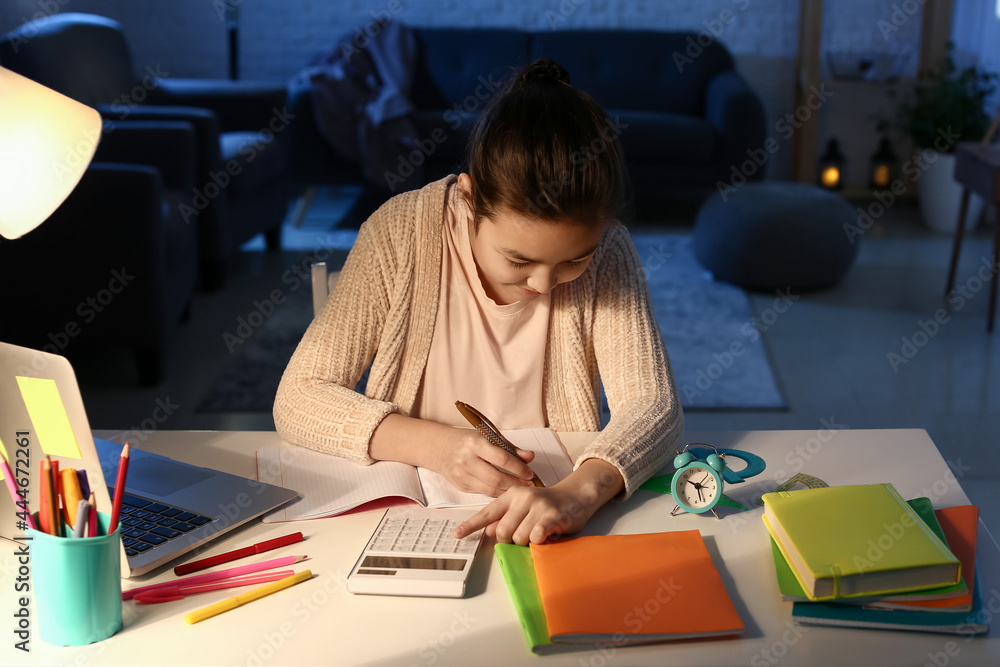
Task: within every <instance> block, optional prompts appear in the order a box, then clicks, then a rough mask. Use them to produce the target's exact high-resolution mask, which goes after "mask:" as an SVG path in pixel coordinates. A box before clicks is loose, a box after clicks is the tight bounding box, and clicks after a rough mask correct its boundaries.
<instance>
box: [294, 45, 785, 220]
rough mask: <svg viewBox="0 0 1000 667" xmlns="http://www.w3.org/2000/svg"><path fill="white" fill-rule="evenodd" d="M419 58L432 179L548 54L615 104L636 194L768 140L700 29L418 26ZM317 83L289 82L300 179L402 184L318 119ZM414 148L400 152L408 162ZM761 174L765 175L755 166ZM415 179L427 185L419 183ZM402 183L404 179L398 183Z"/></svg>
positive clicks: (685, 186) (663, 194)
mask: <svg viewBox="0 0 1000 667" xmlns="http://www.w3.org/2000/svg"><path fill="white" fill-rule="evenodd" d="M414 31H415V34H416V41H417V58H416V66H415V72H414V78H413V89H412V92H411V98H412V102H413V105H414V107H415V111H414V112H413V113H412V115H411V118H412V120H413V122H414V124H415V125H416V128H417V137H418V145H417V147H416V149H417V150H419V151H420V152H421V153H423V158H420V157H419V156H417V159H422V161H423V162H424V164H423V168H424V174H423V180H424V182H429V181H431V180H435V179H437V178H440V177H442V176H444V175H446V174H448V173H452V172H455V171H457V170H458V169H460V168H461V165H462V164H463V162H464V159H465V149H466V142H467V138H468V133H469V131H470V129H471V128H472V126H473V125H474V123H475V121H476V119H477V118H478V117H479V113H480V111H481V109H482V107H483V105H484V104H485V101H486V99H488V97H489V95H490V94H492V92H493V91H494V89H495V88H496V86H497V84H498V83H499V82H500V81H502V80H503V79H505V78H506V77H507V76H508V75H509V74H510V73H511V72H512V70H513V68H514V67H516V66H519V65H522V64H526V63H530V62H532V61H533V60H535V59H536V58H540V57H543V56H545V57H549V58H552V59H554V60H556V61H557V62H559V63H561V64H562V65H563V66H565V67H566V69H567V70H568V71H569V73H570V76H571V79H572V83H573V85H575V86H577V87H578V88H580V89H582V90H584V91H586V92H588V93H590V94H591V95H593V96H594V97H595V98H596V99H597V101H598V102H600V103H601V104H602V105H603V106H604V108H605V109H606V110H607V111H608V114H609V115H610V117H611V118H612V120H613V122H614V124H616V127H617V128H618V129H620V134H619V137H620V140H621V144H622V146H623V148H624V151H625V157H626V160H627V162H628V167H629V172H630V175H631V178H632V183H633V186H634V190H635V195H636V200H637V202H639V203H642V202H646V201H663V200H665V199H666V200H669V199H673V198H675V197H678V196H681V195H689V194H690V193H692V192H700V191H704V192H706V193H707V192H708V191H709V190H711V189H712V188H714V186H715V184H716V182H717V181H719V180H725V179H727V178H728V176H729V174H730V170H731V168H732V166H733V165H734V164H739V163H741V162H742V161H744V160H745V159H746V157H747V155H746V151H747V150H752V149H756V148H759V147H760V146H761V145H762V144H763V143H764V140H765V123H764V114H763V108H762V105H761V102H760V99H759V98H758V96H757V95H756V93H755V92H754V91H753V90H752V89H751V88H750V87H749V86H748V85H747V83H746V81H745V80H744V79H743V78H742V77H741V76H740V75H739V73H738V72H736V71H735V69H734V65H733V59H732V56H731V55H730V53H729V51H728V50H727V49H726V48H725V47H724V46H723V45H722V44H720V43H719V42H712V43H711V44H708V45H707V46H699V47H698V48H699V49H700V52H699V50H698V49H692V47H691V45H692V44H695V45H697V41H696V40H697V39H698V36H697V35H694V34H692V33H682V32H653V31H621V30H560V31H539V32H522V31H515V30H494V29H464V28H414ZM313 103H314V98H313V90H312V88H311V86H310V85H309V83H308V81H304V82H303V81H302V79H301V78H300V79H297V80H296V81H293V84H292V85H291V86H290V89H289V107H290V110H291V112H292V114H293V115H294V118H295V120H294V121H293V122H292V123H291V125H290V128H289V130H290V131H289V134H290V137H289V140H290V151H291V160H290V164H291V176H292V180H293V181H294V182H296V183H298V184H300V185H306V186H315V185H338V184H362V185H365V186H366V189H367V193H368V197H369V199H370V200H371V206H370V207H369V208H372V207H374V206H375V205H377V204H378V203H380V202H381V201H382V200H384V199H385V198H387V197H388V196H391V195H392V194H394V193H393V192H391V191H390V190H389V189H388V188H387V187H386V186H385V184H384V183H371V182H368V183H365V182H364V179H363V178H362V176H361V170H360V167H359V165H357V164H351V163H350V162H348V161H347V160H345V159H344V158H342V157H341V156H339V155H338V154H337V153H336V152H335V151H334V150H333V149H332V148H331V147H330V146H328V145H327V144H326V143H325V142H324V140H323V139H322V137H321V136H320V134H319V132H318V130H317V124H316V121H315V117H314V108H313V106H314V105H313ZM408 160H409V157H408V156H403V155H401V157H400V162H399V169H400V170H403V171H405V169H406V168H405V163H406V162H407V161H408ZM755 176H756V177H757V178H759V177H761V174H760V173H758V174H756V175H755ZM407 185H420V184H410V183H408V184H407ZM398 191H399V190H397V192H398Z"/></svg>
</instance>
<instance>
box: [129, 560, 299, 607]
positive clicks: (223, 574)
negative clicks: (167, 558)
mask: <svg viewBox="0 0 1000 667" xmlns="http://www.w3.org/2000/svg"><path fill="white" fill-rule="evenodd" d="M306 558H307V556H282V557H281V558H274V559H271V560H266V561H264V562H262V563H250V564H249V565H240V566H239V567H231V568H229V569H228V570H219V571H218V572H206V573H205V574H196V575H195V576H193V577H181V578H180V579H173V580H171V581H164V582H163V583H160V584H150V585H148V586H140V587H139V588H130V589H129V590H127V591H122V600H131V599H132V598H134V597H135V596H136V593H144V592H145V591H155V590H157V589H160V588H170V587H172V586H194V585H195V584H207V583H209V582H212V581H219V580H221V579H231V578H232V577H238V576H240V575H243V574H253V573H254V572H260V571H262V570H270V569H273V568H276V567H285V566H287V565H295V564H296V563H299V562H301V561H304V560H305V559H306Z"/></svg>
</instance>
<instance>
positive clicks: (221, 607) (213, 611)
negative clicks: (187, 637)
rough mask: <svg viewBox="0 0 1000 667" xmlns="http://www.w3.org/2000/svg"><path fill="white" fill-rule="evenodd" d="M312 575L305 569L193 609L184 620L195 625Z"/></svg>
mask: <svg viewBox="0 0 1000 667" xmlns="http://www.w3.org/2000/svg"><path fill="white" fill-rule="evenodd" d="M311 577H312V571H311V570H303V571H302V572H299V573H298V574H293V575H292V576H290V577H285V578H284V579H281V580H279V581H275V582H272V583H270V584H267V585H265V586H261V587H260V588H255V589H253V590H252V591H250V592H249V593H244V594H243V595H237V596H236V597H233V598H229V599H226V600H223V601H222V602H216V603H215V604H213V605H209V606H207V607H204V608H202V609H199V610H198V611H192V612H191V613H190V614H187V615H185V616H184V620H185V622H187V624H188V625H194V624H195V623H198V622H199V621H204V620H205V619H206V618H212V617H213V616H218V615H219V614H222V613H225V612H227V611H229V610H230V609H236V608H237V607H241V606H243V605H245V604H247V603H248V602H253V601H254V600H259V599H260V598H262V597H264V596H266V595H270V594H271V593H277V592H278V591H280V590H284V589H286V588H288V587H290V586H294V585H295V584H297V583H299V582H302V581H305V580H306V579H309V578H311Z"/></svg>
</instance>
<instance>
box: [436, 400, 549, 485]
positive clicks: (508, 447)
mask: <svg viewBox="0 0 1000 667" xmlns="http://www.w3.org/2000/svg"><path fill="white" fill-rule="evenodd" d="M455 407H456V408H458V411H459V412H461V413H462V416H463V417H465V418H466V419H467V420H468V422H469V423H470V424H472V426H473V427H475V429H476V430H477V431H479V433H480V435H482V436H483V437H484V438H486V441H487V442H489V443H490V444H491V445H496V446H497V447H499V448H501V449H503V450H504V451H505V452H507V453H508V454H510V455H511V456H513V457H514V458H516V459H517V460H518V461H521V463H524V461H523V460H522V459H521V457H520V456H518V455H517V450H516V448H515V447H514V445H513V443H511V441H510V440H508V439H507V438H505V437H503V434H502V433H500V429H498V428H497V427H496V426H494V425H493V422H491V421H490V420H489V419H487V418H486V415H484V414H483V413H481V412H480V411H479V410H477V409H475V408H474V407H472V406H471V405H469V404H468V403H463V402H462V401H455ZM531 482H532V483H533V484H534V485H535V486H545V485H544V484H543V483H542V480H540V479H539V478H538V475H537V474H533V475H532V478H531Z"/></svg>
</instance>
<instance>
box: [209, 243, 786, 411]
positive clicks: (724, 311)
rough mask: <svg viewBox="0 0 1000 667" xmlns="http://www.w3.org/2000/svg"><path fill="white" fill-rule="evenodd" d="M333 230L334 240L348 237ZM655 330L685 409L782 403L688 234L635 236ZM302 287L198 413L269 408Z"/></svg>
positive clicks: (295, 336)
mask: <svg viewBox="0 0 1000 667" xmlns="http://www.w3.org/2000/svg"><path fill="white" fill-rule="evenodd" d="M343 234H344V232H341V233H340V237H341V238H339V239H338V241H339V242H340V243H348V244H349V243H350V239H345V238H343ZM633 240H634V241H635V245H636V249H637V250H638V251H639V257H640V258H641V260H642V265H643V269H644V270H645V272H646V278H647V280H648V282H649V287H650V293H651V294H652V297H653V308H654V311H655V312H656V318H657V321H658V322H659V324H660V330H661V331H662V333H663V338H664V341H665V342H666V346H667V353H668V354H669V356H670V362H671V365H672V367H673V372H674V379H675V381H676V383H677V389H678V393H679V395H680V399H681V405H683V406H684V409H685V410H760V409H782V408H785V407H786V405H785V401H784V398H783V397H782V395H781V392H780V390H779V389H778V383H777V381H776V379H775V376H774V373H773V371H772V370H771V366H770V363H769V362H768V359H767V352H766V350H765V348H764V344H763V338H762V336H761V334H760V332H759V331H758V330H757V328H756V327H755V325H754V319H753V312H752V310H751V307H750V302H749V301H748V299H747V296H746V294H745V293H744V292H743V290H742V289H740V288H739V287H735V286H733V285H729V284H726V283H720V282H716V281H714V280H712V278H711V276H709V275H708V274H707V273H705V271H704V270H703V269H702V268H701V267H700V265H699V264H698V262H697V261H696V260H695V258H694V254H693V253H692V251H691V242H690V237H688V236H684V235H672V234H635V235H633ZM311 298H312V297H311V294H310V293H309V290H308V287H307V286H303V288H302V289H299V290H297V291H293V292H289V293H288V294H287V299H286V301H285V302H284V303H282V304H281V305H280V306H279V307H278V309H276V310H275V312H274V313H273V314H272V315H271V316H270V317H269V318H268V319H267V321H266V322H264V324H263V325H261V326H260V327H259V328H257V329H255V330H254V331H253V333H252V336H251V337H250V338H249V339H248V340H246V342H245V344H243V345H241V346H240V347H241V348H243V350H242V354H239V356H237V357H236V358H235V359H234V360H233V362H232V363H231V364H230V365H229V367H227V369H226V370H225V371H224V372H223V373H222V375H221V377H219V378H218V380H217V381H216V382H215V384H214V385H213V387H212V388H211V389H210V390H209V392H208V394H207V395H206V396H205V397H204V398H203V399H202V401H201V402H200V404H199V406H198V411H200V412H270V410H271V407H272V404H273V402H274V395H275V392H276V391H277V388H278V382H279V380H280V379H281V373H282V371H283V370H284V368H285V366H286V364H287V363H288V360H289V359H290V358H291V356H292V352H294V351H295V346H296V344H298V342H299V339H301V338H302V334H303V332H305V330H306V327H308V326H309V322H310V321H311V320H312V302H311Z"/></svg>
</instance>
